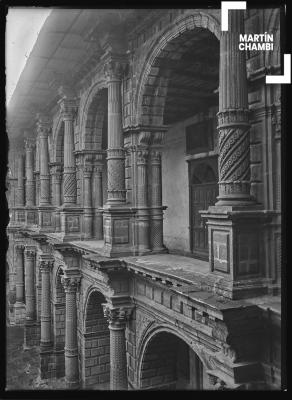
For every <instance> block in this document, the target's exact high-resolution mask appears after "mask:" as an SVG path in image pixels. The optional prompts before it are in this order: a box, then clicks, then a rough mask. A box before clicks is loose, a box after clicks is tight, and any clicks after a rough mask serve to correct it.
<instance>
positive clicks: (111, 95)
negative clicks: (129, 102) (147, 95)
mask: <svg viewBox="0 0 292 400" xmlns="http://www.w3.org/2000/svg"><path fill="white" fill-rule="evenodd" d="M104 72H105V75H106V78H107V85H108V149H107V168H108V199H107V204H108V205H115V204H124V203H125V202H126V189H125V153H124V139H123V131H122V101H121V80H122V73H123V63H122V62H121V61H120V60H115V59H110V60H109V61H107V62H106V63H105V68H104Z"/></svg>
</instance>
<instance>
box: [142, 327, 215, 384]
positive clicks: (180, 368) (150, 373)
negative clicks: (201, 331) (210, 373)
mask: <svg viewBox="0 0 292 400" xmlns="http://www.w3.org/2000/svg"><path fill="white" fill-rule="evenodd" d="M139 388H140V389H144V390H151V389H152V390H157V389H159V390H176V389H177V390H179V389H180V390H202V389H208V388H209V383H208V377H207V374H206V371H205V368H204V366H203V363H202V361H201V360H200V359H199V357H198V356H197V355H196V353H195V352H194V351H193V350H192V349H191V348H190V347H189V346H188V345H187V344H186V343H185V342H184V341H183V340H182V339H180V338H179V337H177V336H175V335H174V334H172V333H168V332H159V333H157V334H156V335H154V337H153V338H151V339H150V341H149V342H148V343H147V345H146V348H145V350H144V354H143V355H142V362H141V367H140V378H139Z"/></svg>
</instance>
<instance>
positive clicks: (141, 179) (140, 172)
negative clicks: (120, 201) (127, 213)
mask: <svg viewBox="0 0 292 400" xmlns="http://www.w3.org/2000/svg"><path fill="white" fill-rule="evenodd" d="M148 154H149V152H148V150H146V149H139V148H138V151H137V181H138V182H137V185H138V188H137V189H138V190H137V192H138V193H137V194H138V196H137V208H138V212H137V214H138V247H139V254H143V253H145V252H148V251H149V250H150V249H149V247H150V236H149V208H148V186H147V185H148V182H147V181H148V179H147V178H148V176H147V163H148Z"/></svg>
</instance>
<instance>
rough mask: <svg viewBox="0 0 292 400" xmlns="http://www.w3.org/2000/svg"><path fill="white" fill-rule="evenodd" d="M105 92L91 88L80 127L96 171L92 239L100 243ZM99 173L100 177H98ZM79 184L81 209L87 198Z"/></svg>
mask: <svg viewBox="0 0 292 400" xmlns="http://www.w3.org/2000/svg"><path fill="white" fill-rule="evenodd" d="M107 103H108V93H107V88H102V89H100V88H98V87H93V88H92V90H91V93H90V94H89V97H88V99H87V102H86V104H85V107H84V117H83V121H82V124H81V132H82V135H81V146H80V149H81V150H82V152H84V153H88V154H92V162H93V165H95V166H96V167H98V171H97V170H96V169H95V172H94V173H93V174H92V181H91V182H92V207H93V215H94V217H93V237H94V238H96V239H99V240H101V239H103V224H102V215H101V214H100V209H101V208H102V206H103V204H104V203H105V202H106V201H107V163H106V150H107V147H108V146H107V140H108V138H107V137H108V135H107V123H108V114H107ZM100 171H101V175H100ZM80 183H81V193H83V195H82V205H83V202H84V196H86V195H87V194H86V193H85V192H84V189H83V179H81V181H80Z"/></svg>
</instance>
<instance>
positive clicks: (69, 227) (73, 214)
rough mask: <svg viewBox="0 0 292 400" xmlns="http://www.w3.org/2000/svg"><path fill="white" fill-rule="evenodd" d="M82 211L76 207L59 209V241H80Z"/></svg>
mask: <svg viewBox="0 0 292 400" xmlns="http://www.w3.org/2000/svg"><path fill="white" fill-rule="evenodd" d="M82 213H83V210H82V209H81V208H80V207H78V206H74V205H72V206H62V207H60V219H61V239H62V240H63V241H70V240H81V238H82V229H81V221H82Z"/></svg>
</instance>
